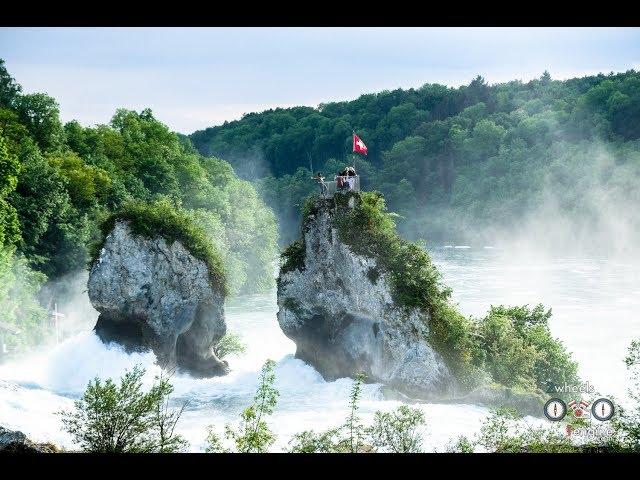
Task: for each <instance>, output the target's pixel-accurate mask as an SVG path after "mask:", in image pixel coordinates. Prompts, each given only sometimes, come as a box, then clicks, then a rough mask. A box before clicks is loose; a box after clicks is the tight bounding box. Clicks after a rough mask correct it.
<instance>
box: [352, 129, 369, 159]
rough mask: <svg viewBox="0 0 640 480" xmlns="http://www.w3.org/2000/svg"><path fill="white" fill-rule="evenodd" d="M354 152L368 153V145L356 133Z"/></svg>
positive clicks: (354, 135) (354, 136)
mask: <svg viewBox="0 0 640 480" xmlns="http://www.w3.org/2000/svg"><path fill="white" fill-rule="evenodd" d="M353 152H354V153H362V154H363V155H366V154H367V146H366V145H365V144H364V142H363V141H362V140H360V137H358V135H356V134H355V133H354V134H353Z"/></svg>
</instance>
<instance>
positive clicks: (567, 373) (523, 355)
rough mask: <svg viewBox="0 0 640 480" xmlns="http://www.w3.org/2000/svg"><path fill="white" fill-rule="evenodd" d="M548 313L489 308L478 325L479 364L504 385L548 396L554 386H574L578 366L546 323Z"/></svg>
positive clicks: (541, 309) (541, 308)
mask: <svg viewBox="0 0 640 480" xmlns="http://www.w3.org/2000/svg"><path fill="white" fill-rule="evenodd" d="M549 318H551V310H545V308H544V306H543V305H537V306H536V307H534V308H533V309H530V308H529V307H528V306H527V305H524V306H520V307H506V306H503V305H501V306H497V307H495V306H492V307H491V308H490V310H489V313H488V314H487V316H485V317H484V318H483V319H481V320H479V321H478V327H477V330H478V348H479V349H480V350H481V351H482V356H479V357H478V362H479V364H480V365H482V366H483V367H484V368H486V370H488V371H489V372H490V373H491V375H492V376H493V378H494V379H495V380H496V381H498V382H500V383H502V384H503V385H506V386H509V387H512V386H517V387H522V388H525V389H528V390H542V391H544V392H550V391H552V390H553V387H554V386H556V385H563V384H565V383H566V384H567V385H576V384H578V383H579V379H578V374H577V371H578V365H577V363H576V362H574V361H573V360H572V359H571V355H570V354H569V353H568V352H567V351H566V349H565V347H564V345H563V344H562V342H561V341H560V340H558V339H557V338H554V337H553V336H552V335H551V331H550V330H549V326H548V321H549Z"/></svg>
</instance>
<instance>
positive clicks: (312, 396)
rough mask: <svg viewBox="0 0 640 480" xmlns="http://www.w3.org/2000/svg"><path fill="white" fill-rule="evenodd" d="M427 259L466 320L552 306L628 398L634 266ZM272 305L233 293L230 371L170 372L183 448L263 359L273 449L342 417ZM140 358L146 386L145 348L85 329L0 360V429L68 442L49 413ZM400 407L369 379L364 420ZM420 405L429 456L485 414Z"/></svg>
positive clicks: (270, 300) (233, 404)
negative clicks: (272, 373) (272, 389)
mask: <svg viewBox="0 0 640 480" xmlns="http://www.w3.org/2000/svg"><path fill="white" fill-rule="evenodd" d="M431 255H432V258H433V259H434V262H435V263H436V264H437V265H438V267H439V268H440V270H441V272H442V274H443V277H444V281H445V283H446V284H448V285H449V286H451V287H452V289H453V300H454V301H455V302H457V303H458V304H459V306H460V309H461V310H462V311H463V312H464V313H465V314H467V315H474V316H481V315H484V313H485V312H486V311H487V309H488V308H489V305H491V304H495V305H497V304H508V305H521V304H529V305H532V306H533V305H535V304H537V303H543V304H544V305H545V306H547V307H551V308H552V309H553V313H554V315H553V317H552V320H551V330H552V332H553V333H554V335H555V336H557V337H559V338H561V339H562V340H563V342H564V343H565V345H566V346H567V348H568V349H569V350H570V351H572V352H573V356H574V359H575V360H577V361H578V363H579V369H580V374H581V377H582V378H583V380H585V381H589V383H590V384H591V385H594V386H595V387H596V388H597V389H598V390H599V391H600V392H602V393H603V394H606V395H615V396H616V397H619V398H623V397H624V395H625V391H626V384H627V383H626V380H627V378H626V374H625V368H624V365H623V363H622V359H623V357H624V354H625V350H626V348H627V346H628V345H629V343H630V342H631V340H632V339H633V338H638V337H640V320H639V318H638V315H637V312H638V311H639V310H640V274H639V273H638V272H639V269H638V264H637V263H635V262H629V261H617V260H615V261H614V260H605V259H596V258H578V257H560V256H532V255H529V254H527V255H524V254H516V253H514V252H509V251H506V250H500V249H491V248H486V247H485V248H467V247H463V246H458V247H453V246H451V247H444V248H437V249H434V250H433V251H432V252H431ZM276 310H277V307H276V298H275V291H274V292H271V293H269V294H264V295H254V296H244V297H238V298H234V299H231V300H230V301H229V302H228V304H227V307H226V314H227V324H228V329H229V330H230V331H233V332H237V333H239V334H241V335H242V338H243V341H244V343H245V344H246V345H247V351H246V353H245V354H243V355H242V356H241V357H231V358H230V359H229V361H230V364H231V367H232V369H233V371H232V372H231V374H229V375H228V376H226V377H222V378H214V379H192V378H189V377H186V376H175V377H174V378H173V379H172V382H173V384H174V387H175V393H174V397H173V398H174V401H175V402H184V401H187V408H186V410H185V412H184V414H183V417H182V419H181V422H180V424H179V430H180V432H181V433H182V434H183V435H184V436H185V437H186V438H187V440H188V441H189V442H190V450H192V451H202V450H203V449H204V447H205V437H206V427H207V426H208V425H211V424H213V425H215V426H216V427H217V429H218V432H220V433H222V432H223V426H224V423H225V422H235V421H236V420H237V418H238V414H239V413H240V411H241V410H242V409H243V408H244V407H246V406H247V405H248V404H250V402H251V398H252V396H253V394H254V392H255V388H256V385H257V380H258V373H259V370H260V367H261V365H262V364H263V363H264V361H265V360H266V359H267V358H271V359H273V360H275V361H276V362H277V367H276V375H277V380H276V387H277V389H278V390H279V392H280V397H279V399H278V406H277V408H276V411H275V413H274V415H273V417H272V418H271V419H270V424H271V425H272V428H273V429H274V430H275V432H276V433H277V436H278V438H277V442H276V444H275V445H274V447H273V450H274V451H281V450H282V449H284V448H286V446H287V442H288V441H289V439H290V437H291V435H293V434H294V433H296V432H300V431H302V430H305V429H324V428H328V427H332V426H337V425H339V424H340V423H341V422H342V421H343V419H344V418H345V416H346V414H347V401H348V394H349V389H350V387H351V381H350V380H349V379H339V380H337V381H334V382H325V381H324V380H323V379H322V377H321V376H320V375H319V374H318V373H317V372H316V371H315V370H314V369H313V368H312V367H310V366H308V365H306V364H305V363H304V362H302V361H300V360H296V359H295V358H294V357H293V354H294V352H295V345H294V344H293V342H291V341H290V340H289V339H287V338H286V337H285V336H284V335H283V334H282V332H281V331H280V328H279V327H278V323H277V321H276ZM87 325H90V323H89V322H88V323H87ZM136 364H142V365H144V366H145V367H146V368H147V372H148V374H147V377H146V381H148V382H151V381H152V379H153V376H154V375H155V374H156V373H158V369H157V367H156V366H155V365H154V357H153V355H152V354H151V353H146V354H132V355H128V354H125V353H124V352H122V351H121V350H120V349H119V348H118V347H106V346H105V345H103V344H102V343H101V342H100V341H99V340H98V339H97V337H95V335H93V334H92V333H91V331H90V327H88V328H87V330H86V331H84V332H80V333H78V334H77V335H75V336H73V337H71V338H68V339H66V340H65V341H64V342H62V343H61V344H59V345H58V346H56V347H55V348H52V349H49V350H46V351H42V352H39V353H37V354H33V355H31V356H29V357H27V358H24V359H21V360H19V361H15V362H13V363H7V364H4V365H2V366H0V425H4V426H7V427H9V428H13V429H20V430H22V431H24V432H25V433H26V434H28V435H29V436H31V437H32V438H33V439H35V440H38V441H44V440H51V441H54V442H56V443H58V444H61V445H63V446H65V447H69V448H73V444H72V443H71V439H70V438H69V437H68V436H67V434H66V433H65V432H63V431H61V429H60V421H59V418H58V417H57V416H56V414H55V412H57V411H59V410H60V409H63V408H69V407H71V406H72V404H73V400H74V399H75V398H77V397H78V396H79V395H81V393H82V391H83V390H84V388H85V387H86V384H87V382H88V381H89V380H90V379H91V378H93V377H94V376H96V375H99V376H101V377H103V378H104V377H107V376H110V377H113V378H118V377H119V376H120V375H121V374H122V373H123V372H124V370H125V369H127V368H131V367H132V366H134V365H136ZM398 405H400V403H399V402H397V401H389V400H385V399H383V396H382V394H381V386H380V385H377V384H369V385H365V386H364V388H363V397H362V403H361V410H360V412H361V414H362V417H363V420H364V421H365V422H367V421H368V420H370V419H371V418H372V416H373V413H374V412H375V411H376V410H389V409H392V408H395V407H397V406H398ZM416 406H417V407H418V408H421V409H422V410H423V411H424V413H425V417H426V419H427V426H426V428H425V429H424V450H425V451H443V450H444V448H445V446H446V444H447V443H448V442H449V441H451V440H452V439H454V438H456V437H457V436H459V435H467V436H473V435H474V434H475V433H476V432H477V430H478V428H479V426H480V424H481V422H482V420H483V419H484V418H485V417H486V416H487V415H488V411H487V409H485V408H482V407H479V406H475V405H445V404H430V403H420V404H417V405H416ZM541 408H542V405H541ZM530 421H532V422H533V421H536V420H533V419H530Z"/></svg>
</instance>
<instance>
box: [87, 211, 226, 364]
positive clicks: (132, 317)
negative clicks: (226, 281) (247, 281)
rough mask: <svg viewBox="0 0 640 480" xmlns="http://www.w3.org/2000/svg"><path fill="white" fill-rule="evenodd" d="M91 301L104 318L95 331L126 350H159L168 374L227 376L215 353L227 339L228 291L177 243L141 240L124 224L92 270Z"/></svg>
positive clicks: (117, 226) (119, 223) (114, 232)
mask: <svg viewBox="0 0 640 480" xmlns="http://www.w3.org/2000/svg"><path fill="white" fill-rule="evenodd" d="M88 293H89V298H90V300H91V303H92V304H93V306H94V308H95V309H96V310H98V311H99V312H100V316H99V318H98V322H97V323H96V327H95V331H96V333H97V334H98V335H99V336H100V338H101V339H102V340H103V341H105V342H111V341H116V342H118V343H121V344H123V345H124V346H125V348H127V349H129V350H132V349H139V348H149V347H150V348H152V349H153V351H154V352H155V354H156V357H157V358H158V362H159V363H160V364H161V365H162V366H164V367H173V366H174V365H177V366H178V367H179V368H180V369H182V370H186V371H189V372H190V373H192V374H194V375H198V376H213V375H222V374H225V373H227V371H228V367H227V363H226V362H223V361H221V360H220V359H218V358H217V357H216V355H215V353H214V352H213V346H214V345H215V344H216V343H217V342H218V341H219V340H220V338H221V337H222V336H223V335H224V334H225V332H226V324H225V321H224V293H223V287H222V286H216V285H212V284H211V281H210V279H209V271H208V269H207V265H206V264H205V262H203V261H202V260H199V259H197V258H195V257H194V256H193V255H191V254H190V253H189V252H188V251H187V250H186V249H185V248H184V246H183V245H182V244H181V243H180V242H178V241H175V242H173V243H172V244H169V243H168V242H167V241H166V240H165V239H164V238H161V237H158V238H154V239H149V238H146V237H142V236H138V235H134V234H133V233H132V232H131V229H130V227H129V225H128V224H127V223H126V222H124V221H121V220H120V221H117V222H116V223H115V226H114V228H113V230H112V231H111V233H109V235H108V236H107V238H106V241H105V243H104V246H103V248H102V250H101V252H100V257H99V258H98V259H97V261H96V262H95V263H94V265H93V266H92V268H91V272H90V275H89V282H88Z"/></svg>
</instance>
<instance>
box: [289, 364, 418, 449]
mask: <svg viewBox="0 0 640 480" xmlns="http://www.w3.org/2000/svg"><path fill="white" fill-rule="evenodd" d="M364 379H365V377H364V375H363V374H358V375H356V378H355V379H354V381H353V385H352V387H351V392H350V395H349V415H348V416H347V418H346V420H345V423H344V424H342V425H341V426H339V427H337V428H331V429H329V430H325V431H323V432H319V433H318V432H315V431H313V430H305V431H304V432H301V433H298V434H296V435H294V436H293V437H292V439H291V440H290V441H289V452H291V453H363V452H375V451H377V450H378V449H380V450H382V451H388V452H396V453H399V452H404V453H409V452H419V451H420V447H421V445H422V436H421V434H420V433H419V432H418V430H417V428H418V427H419V426H421V425H423V424H424V415H423V413H422V412H421V411H420V410H417V409H414V408H411V407H408V406H406V405H402V406H400V407H399V408H398V409H396V410H394V411H392V412H381V411H378V412H376V413H375V414H374V422H373V424H372V425H370V426H368V427H365V426H364V425H362V421H361V419H360V417H359V416H358V409H359V405H358V402H359V401H360V395H361V392H362V383H363V382H364Z"/></svg>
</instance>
